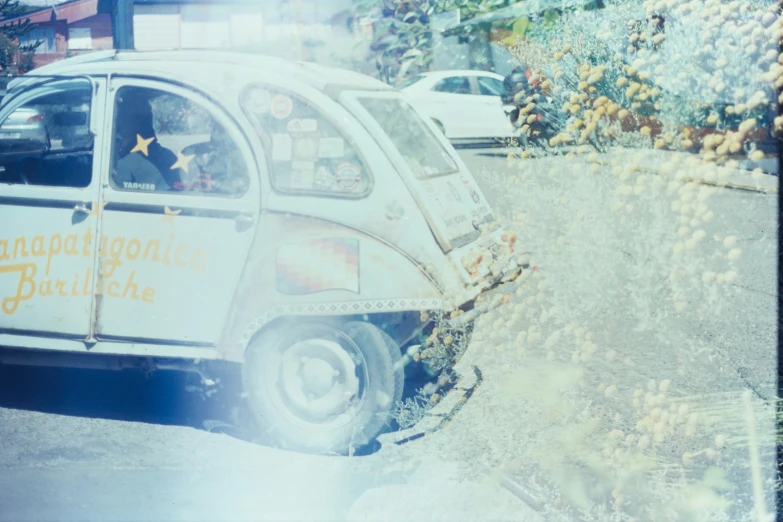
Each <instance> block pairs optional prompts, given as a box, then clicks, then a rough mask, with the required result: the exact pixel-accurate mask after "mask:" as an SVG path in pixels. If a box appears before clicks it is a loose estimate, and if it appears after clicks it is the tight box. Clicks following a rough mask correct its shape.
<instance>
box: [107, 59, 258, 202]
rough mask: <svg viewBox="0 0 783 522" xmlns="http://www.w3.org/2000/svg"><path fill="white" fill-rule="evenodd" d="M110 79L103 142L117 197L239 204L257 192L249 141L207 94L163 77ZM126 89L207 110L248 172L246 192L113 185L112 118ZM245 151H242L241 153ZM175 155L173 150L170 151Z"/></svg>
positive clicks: (110, 184) (109, 185)
mask: <svg viewBox="0 0 783 522" xmlns="http://www.w3.org/2000/svg"><path fill="white" fill-rule="evenodd" d="M112 78H113V79H115V80H116V82H115V83H118V84H119V85H114V84H113V85H112V89H111V95H110V96H107V98H106V101H105V107H106V110H105V112H106V122H105V129H106V136H107V138H106V140H105V150H106V155H107V158H106V159H107V162H108V163H107V165H108V168H107V172H106V180H105V181H106V185H107V188H109V189H111V190H112V191H113V192H114V193H117V194H128V195H130V196H133V195H140V194H143V195H146V196H157V197H169V196H170V195H176V196H177V198H176V199H178V200H179V199H181V198H188V197H195V198H198V199H201V200H205V201H227V202H230V201H238V200H243V199H246V198H248V197H249V196H250V195H251V192H253V190H259V188H258V186H259V183H260V176H259V169H258V161H257V158H256V157H255V154H254V153H253V147H252V145H251V142H250V141H249V140H248V137H247V135H246V134H245V132H244V131H243V129H242V126H241V124H240V123H239V122H237V121H236V119H235V118H234V117H232V116H231V114H230V112H229V111H227V110H226V108H225V107H223V106H222V105H221V104H220V103H218V102H217V101H216V100H215V99H214V98H213V97H211V96H209V95H208V94H206V93H203V92H201V91H199V90H197V89H194V88H192V87H190V86H189V85H187V84H180V83H174V82H169V81H167V80H165V79H163V78H149V77H138V76H134V75H112ZM125 87H135V88H145V89H150V90H157V91H162V92H164V93H166V94H168V95H171V96H179V97H181V98H185V99H187V100H189V101H191V102H193V103H195V104H196V105H197V106H199V107H201V108H202V110H204V111H206V113H207V114H209V115H210V116H211V117H212V119H213V120H214V121H216V122H217V123H218V124H220V125H221V126H223V128H224V131H225V132H226V134H227V135H229V136H230V137H231V139H232V140H233V142H234V144H235V146H236V147H237V149H238V151H239V153H240V154H241V156H242V159H243V161H244V163H245V166H246V172H247V185H246V188H245V191H244V192H242V193H237V194H223V193H218V192H203V191H187V190H166V191H150V190H132V189H131V190H128V189H123V188H121V187H117V186H115V184H114V183H113V176H112V170H113V168H114V166H115V164H116V162H115V160H114V155H115V147H114V133H115V119H116V116H117V114H116V100H117V95H118V93H119V92H120V91H121V90H122V89H123V88H125ZM243 149H244V150H243ZM172 152H175V154H176V151H172Z"/></svg>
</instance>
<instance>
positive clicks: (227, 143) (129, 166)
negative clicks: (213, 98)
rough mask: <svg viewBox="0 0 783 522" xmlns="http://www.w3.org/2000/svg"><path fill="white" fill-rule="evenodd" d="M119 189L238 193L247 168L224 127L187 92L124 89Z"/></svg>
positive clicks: (117, 132)
mask: <svg viewBox="0 0 783 522" xmlns="http://www.w3.org/2000/svg"><path fill="white" fill-rule="evenodd" d="M112 137H113V156H112V176H111V184H112V186H113V187H114V188H115V189H116V190H127V191H142V192H171V193H175V194H176V193H183V194H197V195H205V196H208V195H214V196H228V197H239V196H241V195H242V194H244V193H245V192H246V191H247V188H248V184H249V178H248V168H247V164H246V163H245V161H244V159H243V156H242V153H241V152H240V150H239V148H238V147H237V145H236V143H234V141H233V139H232V138H231V137H230V136H229V134H228V133H227V132H226V130H225V129H224V128H223V126H222V125H221V124H220V123H218V122H217V121H216V120H215V119H214V117H213V116H212V115H211V114H210V113H209V112H208V111H207V110H206V109H205V108H204V107H202V106H200V105H199V104H197V103H195V102H193V101H192V100H190V99H188V98H185V97H183V96H178V95H175V94H171V93H169V92H166V91H162V90H158V89H150V88H147V87H133V86H126V87H121V88H120V89H119V90H118V91H117V97H116V100H115V112H114V130H113V136H112Z"/></svg>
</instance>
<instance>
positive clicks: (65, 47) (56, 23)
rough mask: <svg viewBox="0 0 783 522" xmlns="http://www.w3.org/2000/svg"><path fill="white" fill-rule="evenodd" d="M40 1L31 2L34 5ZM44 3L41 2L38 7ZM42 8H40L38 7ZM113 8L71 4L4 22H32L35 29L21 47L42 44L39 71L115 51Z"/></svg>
mask: <svg viewBox="0 0 783 522" xmlns="http://www.w3.org/2000/svg"><path fill="white" fill-rule="evenodd" d="M35 1H36V0H31V2H30V5H36V4H33V2H35ZM41 3H42V1H41V0H38V1H37V4H41ZM37 6H38V5H36V7H37ZM109 13H110V10H109V5H108V4H107V3H106V2H103V1H101V0H70V1H66V2H58V3H56V4H50V5H40V8H39V9H36V10H34V11H32V12H29V13H26V14H24V15H22V16H16V17H11V18H5V19H3V20H0V25H7V24H11V23H14V22H18V21H19V20H24V19H26V18H29V19H30V21H31V22H32V23H33V24H35V28H34V29H33V30H32V31H30V32H29V33H27V34H25V35H24V36H22V37H21V38H20V42H19V43H20V44H22V45H26V44H34V43H38V42H40V44H39V45H38V47H37V48H36V50H35V53H34V55H33V61H34V64H35V66H36V67H38V66H41V65H45V64H47V63H50V62H53V61H55V60H61V59H63V58H66V57H67V56H72V55H76V54H81V53H85V52H91V51H96V50H105V49H111V48H112V47H113V45H114V44H113V37H112V27H111V17H110V14H109Z"/></svg>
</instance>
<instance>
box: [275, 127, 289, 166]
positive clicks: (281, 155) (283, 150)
mask: <svg viewBox="0 0 783 522" xmlns="http://www.w3.org/2000/svg"><path fill="white" fill-rule="evenodd" d="M291 150H292V140H291V136H289V135H288V134H274V135H272V161H291Z"/></svg>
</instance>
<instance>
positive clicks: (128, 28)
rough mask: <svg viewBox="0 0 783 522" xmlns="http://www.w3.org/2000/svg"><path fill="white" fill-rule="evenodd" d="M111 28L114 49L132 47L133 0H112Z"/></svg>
mask: <svg viewBox="0 0 783 522" xmlns="http://www.w3.org/2000/svg"><path fill="white" fill-rule="evenodd" d="M111 4H112V9H111V29H112V33H113V34H114V48H115V49H133V47H134V45H133V0H112V3H111Z"/></svg>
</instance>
